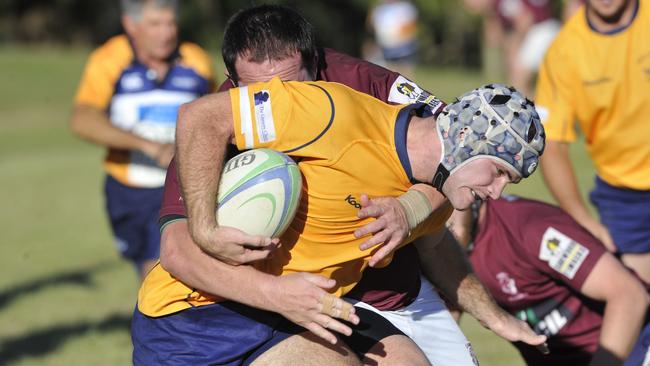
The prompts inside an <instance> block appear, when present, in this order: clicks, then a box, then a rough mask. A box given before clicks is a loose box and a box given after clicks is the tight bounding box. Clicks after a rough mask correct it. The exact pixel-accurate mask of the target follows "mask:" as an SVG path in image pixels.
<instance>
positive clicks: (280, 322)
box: [131, 301, 404, 366]
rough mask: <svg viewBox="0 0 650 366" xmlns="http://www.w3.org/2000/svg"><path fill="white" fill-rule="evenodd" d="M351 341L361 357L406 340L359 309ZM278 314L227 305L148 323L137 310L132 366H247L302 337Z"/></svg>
mask: <svg viewBox="0 0 650 366" xmlns="http://www.w3.org/2000/svg"><path fill="white" fill-rule="evenodd" d="M355 311H356V313H357V315H359V318H360V319H361V321H360V323H359V325H357V326H352V327H353V329H354V330H353V333H352V336H350V337H346V336H343V335H339V338H340V339H341V340H342V341H343V342H345V343H347V345H348V346H350V348H351V349H352V350H353V351H354V352H355V353H356V354H357V355H358V356H359V357H363V355H364V354H365V353H366V352H368V351H369V350H370V349H371V348H372V347H373V346H374V345H375V344H377V342H379V341H380V340H382V339H384V338H386V337H388V336H391V335H396V334H399V335H404V333H402V332H401V331H400V330H399V329H397V328H396V327H395V326H394V325H393V324H391V323H390V322H389V321H388V320H386V319H385V318H383V317H382V316H380V315H378V314H376V313H374V312H372V311H370V310H366V309H363V308H359V307H356V308H355ZM306 331H307V330H306V329H305V328H302V327H300V326H298V325H296V324H294V323H292V322H290V321H289V320H287V319H285V318H284V317H282V316H281V315H279V314H276V313H272V312H268V311H264V310H259V309H255V308H251V307H249V306H246V305H242V304H239V303H235V302H232V301H225V302H220V303H216V304H211V305H205V306H199V307H194V308H189V309H186V310H183V311H181V312H178V313H175V314H171V315H168V316H164V317H158V318H151V317H148V316H146V315H144V314H142V313H141V312H140V311H139V310H138V309H137V306H136V309H135V312H134V314H133V321H132V323H131V338H132V341H133V364H134V365H136V366H138V365H160V364H165V365H248V364H250V363H251V362H253V361H254V360H255V359H256V358H257V357H259V356H260V355H261V354H263V353H264V352H266V351H267V350H269V349H270V348H271V347H273V346H275V345H276V344H278V343H280V342H282V341H283V340H285V339H287V338H289V337H290V336H293V335H296V334H300V333H303V332H306Z"/></svg>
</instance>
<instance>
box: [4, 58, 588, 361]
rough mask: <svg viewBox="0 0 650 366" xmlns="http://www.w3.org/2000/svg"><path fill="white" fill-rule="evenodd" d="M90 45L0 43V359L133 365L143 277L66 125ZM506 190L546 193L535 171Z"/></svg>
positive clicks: (502, 348) (93, 169)
mask: <svg viewBox="0 0 650 366" xmlns="http://www.w3.org/2000/svg"><path fill="white" fill-rule="evenodd" d="M87 52H88V51H87V50H78V49H74V50H69V49H56V48H52V49H48V48H37V49H25V48H21V49H14V48H0V70H2V71H0V115H1V116H2V117H1V122H0V172H2V173H1V174H0V202H2V203H3V205H4V207H5V208H4V209H3V210H1V211H0V232H1V233H2V235H0V273H2V276H0V365H24V366H27V365H44V366H47V365H52V366H54V365H93V366H101V365H128V364H130V354H131V342H130V338H129V322H130V317H131V311H132V308H133V305H134V303H135V298H136V293H137V281H138V280H137V277H136V274H135V271H134V270H133V268H131V267H130V265H128V264H126V263H125V262H123V261H122V260H120V259H119V258H118V256H117V254H116V252H115V250H114V249H113V246H112V241H111V239H110V235H109V229H108V226H107V221H106V218H105V216H104V211H103V198H102V179H103V176H102V172H101V168H100V162H101V158H102V155H103V150H102V149H100V148H98V147H96V146H93V145H90V144H87V143H85V142H82V141H80V140H78V139H76V138H75V137H73V136H71V134H70V132H69V130H68V126H67V123H68V118H69V116H70V108H71V107H70V105H71V100H72V97H73V93H74V90H75V87H76V84H77V82H78V80H79V75H80V72H81V69H82V67H83V64H84V61H85V57H86V55H87ZM218 70H219V71H221V70H223V68H220V67H218ZM221 74H222V73H220V75H221ZM417 78H418V80H419V81H420V83H421V84H422V85H423V86H426V87H427V88H428V89H429V90H432V91H435V92H436V93H437V94H438V95H439V96H441V97H443V98H446V99H450V98H452V97H453V96H455V95H457V94H459V93H460V92H462V91H465V90H466V89H470V88H471V87H474V86H476V85H477V84H479V83H480V82H482V81H483V80H481V78H480V77H479V75H478V74H477V73H473V72H467V71H464V70H437V71H434V70H432V69H420V70H418V75H417ZM574 155H575V156H576V159H577V162H578V163H579V164H580V169H579V179H580V182H581V184H582V186H583V188H584V189H588V188H589V187H590V186H591V173H590V169H591V168H590V165H589V163H588V160H587V159H586V157H585V155H584V153H583V150H582V149H580V148H579V147H577V148H575V149H574ZM510 192H513V193H518V194H522V195H526V196H530V197H536V198H540V199H543V200H549V199H550V196H549V194H548V192H547V191H546V189H545V188H544V186H543V183H542V181H541V177H540V175H539V174H537V175H536V176H535V177H534V178H532V179H531V180H530V181H528V182H526V183H522V184H520V185H517V186H515V187H513V188H511V189H510ZM462 326H463V328H464V330H465V331H466V333H467V335H468V337H469V338H470V340H471V341H472V342H473V345H474V348H475V350H476V351H477V354H478V357H479V360H480V361H481V364H482V365H485V366H490V365H494V366H508V365H521V364H522V362H521V359H520V358H519V356H518V354H517V353H516V351H515V350H514V348H512V347H511V346H510V345H509V344H507V343H506V342H505V341H503V340H501V339H498V338H496V336H493V335H492V334H491V333H489V332H488V331H486V330H484V329H482V328H481V327H480V325H478V324H477V323H476V322H474V321H472V320H471V319H469V318H468V317H465V319H464V320H463V322H462Z"/></svg>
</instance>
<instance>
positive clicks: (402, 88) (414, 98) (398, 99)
mask: <svg viewBox="0 0 650 366" xmlns="http://www.w3.org/2000/svg"><path fill="white" fill-rule="evenodd" d="M388 101H389V102H391V103H397V104H413V103H424V104H427V105H429V108H430V109H431V113H433V114H436V112H438V109H440V108H442V106H444V103H443V102H442V101H441V100H440V99H438V98H436V96H435V95H432V94H431V93H429V92H428V91H426V90H424V89H422V88H420V87H419V86H418V84H416V83H414V82H412V81H411V80H409V79H407V78H405V77H403V76H398V77H397V79H395V82H394V83H393V85H392V86H391V87H390V93H389V94H388Z"/></svg>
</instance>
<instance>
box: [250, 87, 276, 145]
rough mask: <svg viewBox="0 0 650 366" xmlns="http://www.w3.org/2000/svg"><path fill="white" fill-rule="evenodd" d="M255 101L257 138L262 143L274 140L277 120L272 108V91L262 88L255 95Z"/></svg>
mask: <svg viewBox="0 0 650 366" xmlns="http://www.w3.org/2000/svg"><path fill="white" fill-rule="evenodd" d="M253 98H254V103H255V123H256V125H257V138H258V140H259V142H260V143H265V142H270V141H274V140H275V139H276V136H275V122H274V121H273V111H272V110H271V99H270V98H271V93H270V92H269V91H268V90H261V91H259V92H257V93H255V94H254V95H253Z"/></svg>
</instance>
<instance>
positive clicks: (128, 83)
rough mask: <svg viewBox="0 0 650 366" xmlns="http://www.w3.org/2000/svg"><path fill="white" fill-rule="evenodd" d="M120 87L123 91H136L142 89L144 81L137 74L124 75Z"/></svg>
mask: <svg viewBox="0 0 650 366" xmlns="http://www.w3.org/2000/svg"><path fill="white" fill-rule="evenodd" d="M120 85H121V86H122V89H124V90H125V91H133V90H138V89H142V88H143V87H144V80H142V76H141V75H140V74H139V73H137V72H132V73H129V74H124V76H123V77H122V80H120Z"/></svg>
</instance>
